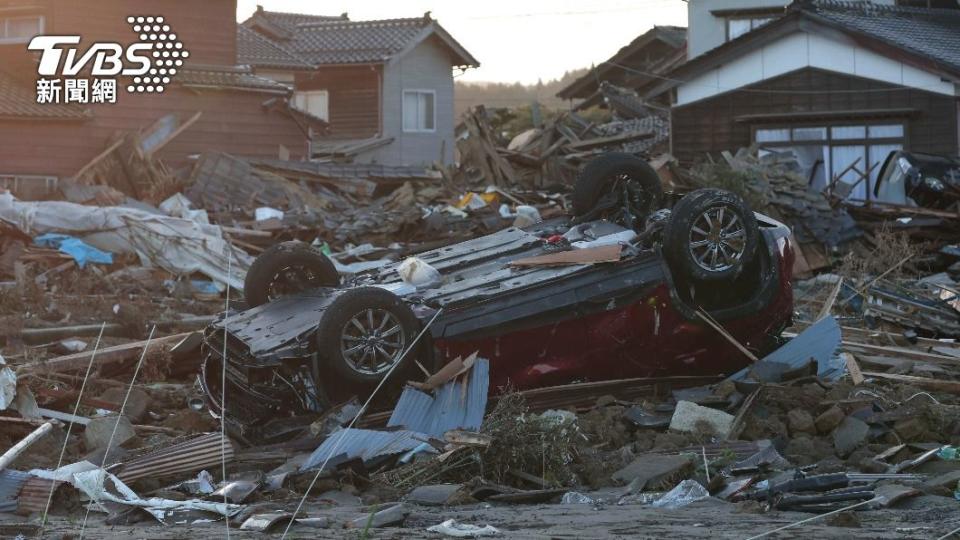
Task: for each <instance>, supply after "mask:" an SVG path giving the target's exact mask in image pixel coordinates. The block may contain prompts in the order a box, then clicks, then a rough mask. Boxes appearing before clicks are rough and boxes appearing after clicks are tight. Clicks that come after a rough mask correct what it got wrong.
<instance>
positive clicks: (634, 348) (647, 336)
mask: <svg viewBox="0 0 960 540" xmlns="http://www.w3.org/2000/svg"><path fill="white" fill-rule="evenodd" d="M777 249H778V251H779V253H778V255H779V256H778V257H777V263H778V264H779V268H778V270H779V275H780V279H779V282H778V285H777V291H776V293H775V294H774V296H773V299H772V300H771V301H770V302H769V303H768V304H767V305H766V307H765V308H763V309H761V310H759V311H757V312H755V313H753V314H751V315H748V316H745V317H741V318H737V319H734V320H730V321H725V322H723V323H722V324H723V326H724V328H725V329H726V330H727V331H728V332H729V333H730V334H731V335H732V336H734V337H735V338H736V339H737V341H739V342H740V343H742V344H743V345H744V346H745V347H747V348H748V349H750V350H751V351H753V352H754V353H761V352H762V351H763V347H764V346H765V345H766V344H767V343H769V341H770V336H772V335H774V334H776V333H777V332H778V331H779V330H780V329H781V328H782V327H783V325H784V321H787V320H789V319H790V316H791V313H792V311H793V288H792V284H791V270H792V267H793V260H794V254H793V249H792V246H791V245H790V243H789V240H788V239H787V238H780V239H778V240H777ZM674 302H675V300H674V299H672V298H671V291H670V285H669V284H667V283H661V284H660V285H658V286H657V287H655V288H654V289H653V291H652V292H651V293H650V294H649V295H647V296H645V297H644V298H643V299H641V300H639V301H636V302H634V303H631V304H630V305H628V306H626V307H623V308H619V309H615V310H611V311H604V312H600V313H595V314H592V315H587V316H583V317H577V318H573V319H568V320H565V321H562V322H558V323H553V324H550V325H546V326H542V327H538V328H531V329H525V330H519V331H514V332H509V333H505V334H501V335H498V336H494V337H485V338H481V339H471V340H446V339H438V340H436V341H435V346H436V347H437V349H438V350H439V351H440V354H441V358H442V359H443V360H449V359H452V358H455V357H457V356H462V357H465V356H467V355H469V354H472V353H473V352H477V351H479V355H480V356H481V357H483V358H488V359H489V360H490V388H491V391H496V389H497V388H500V387H503V386H506V385H508V384H509V385H512V386H515V387H517V388H531V387H540V386H551V385H557V384H565V383H570V382H573V381H597V380H609V379H619V378H629V377H653V376H671V375H716V374H718V373H728V374H729V373H733V372H735V371H737V370H739V369H740V368H742V367H744V366H745V365H746V364H747V363H748V362H749V360H748V358H747V357H746V356H745V355H744V354H743V352H742V351H740V350H739V349H737V348H736V347H735V346H734V345H733V344H731V343H730V342H729V341H728V340H727V339H726V338H725V337H723V336H722V335H721V334H720V333H719V332H717V331H716V330H714V329H713V328H711V327H710V326H708V325H705V324H703V322H702V321H699V320H690V319H688V318H687V317H685V316H684V315H683V314H682V313H681V312H680V311H678V310H677V309H676V308H675V307H674V306H675V304H674Z"/></svg>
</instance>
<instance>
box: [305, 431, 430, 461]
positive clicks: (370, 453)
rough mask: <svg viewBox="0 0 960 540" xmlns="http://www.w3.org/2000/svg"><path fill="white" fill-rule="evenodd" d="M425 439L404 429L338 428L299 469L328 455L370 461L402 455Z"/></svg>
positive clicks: (425, 436) (421, 434)
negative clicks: (343, 455) (342, 455)
mask: <svg viewBox="0 0 960 540" xmlns="http://www.w3.org/2000/svg"><path fill="white" fill-rule="evenodd" d="M427 438H428V436H427V435H425V434H423V433H417V432H415V431H407V430H399V431H374V430H370V429H345V430H340V431H337V432H335V433H333V434H331V435H330V436H329V437H327V440H325V441H323V444H321V445H320V446H319V447H318V448H317V449H316V450H314V451H313V454H310V457H309V458H308V459H307V461H306V462H304V464H303V465H302V466H301V467H300V469H301V470H304V469H310V468H313V467H318V466H320V465H322V464H323V462H324V461H326V460H328V459H329V458H331V457H333V456H339V455H341V454H346V455H347V456H348V457H349V458H350V459H353V458H357V457H359V458H360V459H362V460H364V461H370V460H372V459H374V458H377V457H380V456H388V455H393V454H402V453H404V452H408V451H410V450H413V449H414V448H416V447H418V446H420V445H421V444H423V442H424V441H426V440H427ZM431 450H432V447H431ZM428 451H430V450H428ZM433 451H434V452H436V451H435V450H433Z"/></svg>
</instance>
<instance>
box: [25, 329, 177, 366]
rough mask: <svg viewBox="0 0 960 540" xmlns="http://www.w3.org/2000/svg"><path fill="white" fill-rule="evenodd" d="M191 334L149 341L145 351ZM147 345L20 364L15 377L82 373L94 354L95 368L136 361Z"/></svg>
mask: <svg viewBox="0 0 960 540" xmlns="http://www.w3.org/2000/svg"><path fill="white" fill-rule="evenodd" d="M192 334H193V332H184V333H182V334H174V335H172V336H166V337H161V338H154V339H153V340H151V341H149V343H150V349H149V350H148V351H147V353H148V354H149V353H151V352H157V351H160V350H162V349H163V348H164V347H167V346H170V347H173V346H175V345H176V344H177V343H180V342H181V341H183V340H184V339H186V338H188V337H190V335H192ZM147 343H148V342H147V341H146V340H144V341H134V342H133V343H125V344H123V345H116V346H113V347H107V348H105V349H100V350H97V351H84V352H80V353H74V354H68V355H66V356H59V357H57V358H51V359H49V360H41V361H37V362H31V363H29V364H21V365H19V366H18V367H17V375H29V374H38V373H43V372H46V371H54V372H62V371H66V372H70V371H83V370H85V369H86V368H87V365H88V364H89V363H90V357H91V356H92V355H94V354H96V357H95V358H94V364H95V366H94V367H95V368H97V367H103V366H105V365H109V364H121V363H124V362H128V361H136V359H137V358H139V356H140V353H142V352H143V348H144V347H145V346H146V345H147Z"/></svg>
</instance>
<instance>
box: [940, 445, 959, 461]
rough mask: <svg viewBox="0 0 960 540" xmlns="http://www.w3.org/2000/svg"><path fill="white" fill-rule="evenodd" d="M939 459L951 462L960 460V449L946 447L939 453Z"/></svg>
mask: <svg viewBox="0 0 960 540" xmlns="http://www.w3.org/2000/svg"><path fill="white" fill-rule="evenodd" d="M937 457H938V458H940V459H946V460H951V461H953V460H957V459H960V447H958V446H944V447H943V448H941V449H940V451H939V452H937Z"/></svg>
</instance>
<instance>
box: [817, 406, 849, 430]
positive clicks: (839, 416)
mask: <svg viewBox="0 0 960 540" xmlns="http://www.w3.org/2000/svg"><path fill="white" fill-rule="evenodd" d="M845 416H846V415H845V414H844V413H843V410H842V409H841V408H840V407H837V406H836V405H834V406H833V407H830V408H829V409H827V410H826V412H824V413H823V414H821V415H820V416H818V417H817V419H816V421H815V423H816V425H817V431H819V432H820V433H822V434H827V433H830V432H831V431H833V430H834V429H836V427H837V426H839V425H840V422H843V418H844V417H845Z"/></svg>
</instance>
